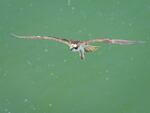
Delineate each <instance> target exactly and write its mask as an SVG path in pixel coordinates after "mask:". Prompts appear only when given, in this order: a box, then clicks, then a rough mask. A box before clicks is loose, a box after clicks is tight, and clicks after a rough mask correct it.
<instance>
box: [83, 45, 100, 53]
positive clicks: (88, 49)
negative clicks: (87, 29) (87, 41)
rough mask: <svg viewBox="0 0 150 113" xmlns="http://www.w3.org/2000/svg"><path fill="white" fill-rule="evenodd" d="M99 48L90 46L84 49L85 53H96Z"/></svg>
mask: <svg viewBox="0 0 150 113" xmlns="http://www.w3.org/2000/svg"><path fill="white" fill-rule="evenodd" d="M98 47H99V46H91V45H88V46H87V47H85V48H84V50H85V52H94V51H96V50H97V49H98Z"/></svg>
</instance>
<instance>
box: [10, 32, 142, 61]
mask: <svg viewBox="0 0 150 113" xmlns="http://www.w3.org/2000/svg"><path fill="white" fill-rule="evenodd" d="M12 35H13V36H15V37H16V38H23V39H41V40H49V41H55V42H60V43H63V44H65V45H67V46H69V49H70V50H71V51H72V52H78V53H79V55H80V58H81V59H84V58H85V53H87V52H94V51H96V50H97V48H98V47H99V46H93V45H90V44H91V43H94V42H100V43H101V42H103V43H108V44H119V45H129V44H137V43H143V41H133V40H121V39H109V38H97V39H91V40H84V41H80V40H69V39H65V38H57V37H52V36H19V35H16V34H12Z"/></svg>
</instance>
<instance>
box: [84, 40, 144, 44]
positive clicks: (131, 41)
mask: <svg viewBox="0 0 150 113" xmlns="http://www.w3.org/2000/svg"><path fill="white" fill-rule="evenodd" d="M94 42H104V43H109V44H120V45H129V44H137V43H144V42H143V41H133V40H121V39H107V38H104V39H100V38H97V39H92V40H86V41H84V43H86V44H89V43H94Z"/></svg>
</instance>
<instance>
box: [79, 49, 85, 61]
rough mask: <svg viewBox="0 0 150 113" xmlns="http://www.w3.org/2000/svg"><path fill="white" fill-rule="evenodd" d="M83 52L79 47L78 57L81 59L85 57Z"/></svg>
mask: <svg viewBox="0 0 150 113" xmlns="http://www.w3.org/2000/svg"><path fill="white" fill-rule="evenodd" d="M84 53H85V51H84V48H83V47H81V48H80V50H79V55H80V58H81V59H82V60H83V59H84V58H85V57H84Z"/></svg>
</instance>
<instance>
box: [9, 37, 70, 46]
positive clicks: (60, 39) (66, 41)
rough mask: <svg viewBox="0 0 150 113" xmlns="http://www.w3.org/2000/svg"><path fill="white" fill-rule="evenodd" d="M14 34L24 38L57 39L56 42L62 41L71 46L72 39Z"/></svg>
mask: <svg viewBox="0 0 150 113" xmlns="http://www.w3.org/2000/svg"><path fill="white" fill-rule="evenodd" d="M12 35H13V36H15V37H17V38H24V39H41V40H50V41H56V42H60V43H63V44H66V45H68V46H70V40H67V39H62V38H57V37H51V36H19V35H16V34H12Z"/></svg>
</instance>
